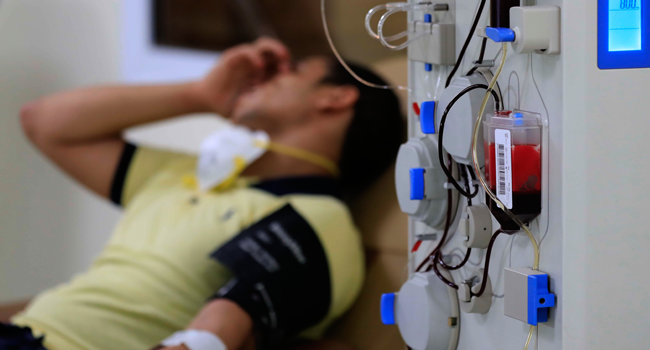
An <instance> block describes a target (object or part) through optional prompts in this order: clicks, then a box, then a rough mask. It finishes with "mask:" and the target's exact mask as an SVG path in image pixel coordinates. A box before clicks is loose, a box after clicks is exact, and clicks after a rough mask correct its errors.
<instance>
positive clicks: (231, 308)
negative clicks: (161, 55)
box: [0, 39, 403, 350]
mask: <svg viewBox="0 0 650 350" xmlns="http://www.w3.org/2000/svg"><path fill="white" fill-rule="evenodd" d="M355 70H356V71H357V73H359V74H360V75H361V76H363V77H364V78H365V79H367V80H370V81H373V82H377V83H383V82H382V81H381V79H380V78H378V77H377V76H375V75H374V74H372V73H370V72H369V71H367V70H365V69H362V68H359V67H357V68H355ZM202 112H212V113H216V114H219V115H222V116H224V117H227V118H228V119H230V121H232V122H233V123H234V124H235V125H236V126H237V127H236V128H228V129H225V130H221V131H219V132H217V133H215V134H214V135H212V136H211V137H209V138H208V139H207V140H206V141H204V143H203V147H202V150H201V153H200V155H199V157H194V156H190V155H186V154H180V153H174V152H169V151H164V150H160V149H153V148H149V147H144V146H138V145H135V144H131V143H128V142H125V141H124V140H123V139H122V137H121V135H122V132H123V131H124V130H125V129H127V128H130V127H133V126H136V125H142V124H146V123H151V122H156V121H160V120H165V119H169V118H172V117H176V116H180V115H186V114H191V113H202ZM21 118H22V125H23V127H24V130H25V133H26V134H27V136H28V137H29V138H30V139H31V140H32V142H33V143H34V144H35V145H36V146H37V147H38V148H39V149H40V150H41V151H42V152H43V153H44V154H45V155H46V156H47V157H49V158H50V159H51V160H52V161H53V162H55V163H56V164H57V165H58V166H59V167H60V168H61V169H62V170H63V171H65V172H66V173H68V174H69V175H70V176H72V177H74V178H75V179H76V180H77V181H79V182H80V183H81V184H83V185H84V186H86V187H87V188H89V189H90V190H92V191H93V192H95V193H97V194H98V195H100V196H102V197H105V198H107V199H110V200H112V201H113V202H114V203H116V204H117V205H120V206H122V207H123V208H124V216H123V218H122V220H121V222H120V223H119V225H118V226H117V228H116V229H115V233H114V235H113V236H112V238H111V240H110V242H109V243H108V245H107V246H106V248H105V250H104V251H103V252H102V253H101V255H100V256H99V257H98V258H97V259H96V260H95V261H94V263H93V264H92V266H91V267H90V269H89V270H88V271H87V272H86V273H85V274H82V275H80V276H77V277H75V278H74V279H73V280H72V281H71V282H69V283H67V284H64V285H61V286H59V287H57V288H54V289H52V290H49V291H47V292H45V293H43V294H41V295H40V296H38V297H37V298H35V299H34V300H33V301H32V302H31V303H29V305H28V306H27V307H26V308H25V309H24V310H19V309H21V308H20V307H19V308H14V311H20V312H19V313H18V314H16V315H14V317H13V318H12V319H11V322H12V323H11V324H9V323H5V324H4V325H0V348H3V349H14V348H15V349H39V350H43V349H49V350H109V349H114V350H138V349H141V350H147V349H152V348H156V349H184V350H187V349H189V350H224V349H228V350H238V349H286V348H289V347H293V346H298V347H301V348H304V349H316V348H318V349H341V348H345V346H344V345H342V344H335V343H318V342H311V343H310V342H307V341H306V340H315V339H318V338H319V337H320V336H321V335H322V334H323V332H324V331H325V330H326V329H327V328H328V326H329V325H331V324H332V322H333V321H334V320H335V319H336V318H337V317H339V316H341V315H342V314H343V313H344V312H346V310H348V308H350V307H351V305H352V304H353V302H354V301H355V298H356V296H357V295H358V293H359V290H360V288H361V286H362V283H363V278H364V257H363V250H362V242H361V240H360V235H359V232H358V231H357V229H356V228H355V226H354V223H353V221H352V218H351V216H350V213H349V211H348V208H347V207H346V205H345V204H344V203H343V202H342V200H341V198H342V196H345V195H348V194H350V193H352V192H355V191H356V192H358V191H360V190H362V189H363V188H364V187H366V185H368V184H370V183H372V182H373V180H375V179H376V178H377V177H378V176H379V175H380V174H382V173H383V172H385V171H386V170H387V168H388V167H389V165H390V164H391V163H392V161H393V159H394V157H395V155H396V152H397V149H398V146H399V144H400V141H401V138H402V131H403V127H402V125H403V124H402V118H401V115H400V108H399V103H398V99H397V97H396V96H395V95H394V93H393V92H391V91H388V90H373V89H370V88H367V87H365V86H362V85H360V84H358V83H357V82H356V81H355V80H353V79H352V77H351V76H350V75H349V74H348V73H347V72H346V71H345V70H344V69H343V68H342V67H341V66H340V65H339V64H338V62H336V61H335V60H333V59H331V58H329V57H310V58H307V59H303V60H300V61H299V62H298V63H297V64H293V63H292V60H291V58H290V54H289V52H288V50H287V49H286V48H285V47H284V46H283V45H282V44H280V43H278V42H276V41H272V40H270V39H260V40H258V41H257V42H255V43H253V44H249V45H242V46H238V47H235V48H233V49H231V50H229V51H227V52H225V53H224V54H223V56H222V58H221V60H220V61H219V63H218V65H217V66H216V67H215V68H214V69H213V70H212V71H211V72H210V73H209V74H208V75H207V76H206V77H205V78H204V79H202V80H200V81H197V82H192V83H187V84H181V85H167V86H109V87H98V88H90V89H83V90H76V91H70V92H64V93H59V94H56V95H52V96H49V97H45V98H43V99H41V100H39V101H36V102H33V103H31V104H29V105H27V106H25V107H24V110H23V111H22V116H21ZM61 253H62V254H65V252H61ZM43 268H47V267H46V266H44V267H43ZM17 309H18V310H17ZM12 313H14V312H12ZM5 322H8V321H7V320H5ZM41 337H43V340H42V345H41ZM296 343H299V344H301V345H296ZM12 346H15V347H12Z"/></svg>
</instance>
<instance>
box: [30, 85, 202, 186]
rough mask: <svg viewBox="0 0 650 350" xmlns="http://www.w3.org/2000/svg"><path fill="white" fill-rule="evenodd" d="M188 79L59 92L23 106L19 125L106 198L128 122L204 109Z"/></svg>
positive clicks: (67, 169)
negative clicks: (185, 82) (167, 82)
mask: <svg viewBox="0 0 650 350" xmlns="http://www.w3.org/2000/svg"><path fill="white" fill-rule="evenodd" d="M194 89H195V85H194V84H183V85H168V86H115V87H99V88H90V89H82V90H75V91H70V92H64V93H60V94H55V95H52V96H48V97H45V98H43V99H41V100H38V101H36V102H33V103H30V104H28V105H26V106H25V107H24V108H23V110H22V112H21V122H22V126H23V130H24V131H25V133H26V135H27V136H28V137H29V139H30V140H31V141H32V142H33V144H34V145H35V146H36V147H38V148H39V149H40V150H41V152H43V154H45V155H46V156H47V157H48V158H50V160H52V161H53V162H54V163H56V164H57V165H58V166H59V167H60V168H61V169H62V170H64V171H65V172H66V173H68V174H69V175H70V176H72V177H73V178H75V179H76V180H77V181H79V182H81V183H82V184H83V185H85V186H86V187H88V188H89V189H90V190H92V191H93V192H95V193H97V194H99V195H100V196H102V197H105V198H108V196H109V194H110V187H111V183H112V181H113V175H114V173H115V169H116V168H117V164H118V162H119V160H120V156H121V154H122V150H123V148H124V141H122V136H121V134H122V131H123V130H125V129H127V128H130V127H132V126H136V125H140V124H145V123H150V122H154V121H158V120H163V119H167V118H171V117H174V116H178V115H183V114H189V113H194V112H201V111H205V110H207V108H205V107H204V104H203V103H202V102H201V101H200V99H199V98H197V97H196V96H197V94H196V92H195V90H194Z"/></svg>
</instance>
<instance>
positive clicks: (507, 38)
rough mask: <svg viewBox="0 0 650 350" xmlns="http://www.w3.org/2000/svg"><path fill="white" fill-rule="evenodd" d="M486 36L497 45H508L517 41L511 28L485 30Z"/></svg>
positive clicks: (489, 28) (488, 28)
mask: <svg viewBox="0 0 650 350" xmlns="http://www.w3.org/2000/svg"><path fill="white" fill-rule="evenodd" d="M485 35H487V36H488V38H490V39H492V40H494V42H497V43H506V42H509V43H511V42H513V41H515V32H514V31H513V30H512V29H510V28H494V27H487V28H485Z"/></svg>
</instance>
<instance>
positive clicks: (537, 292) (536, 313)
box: [528, 274, 555, 326]
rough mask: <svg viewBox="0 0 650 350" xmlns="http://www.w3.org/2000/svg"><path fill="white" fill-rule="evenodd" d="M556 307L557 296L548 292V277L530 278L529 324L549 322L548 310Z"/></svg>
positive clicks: (533, 276) (535, 276) (532, 276)
mask: <svg viewBox="0 0 650 350" xmlns="http://www.w3.org/2000/svg"><path fill="white" fill-rule="evenodd" d="M554 306H555V294H551V293H550V292H549V291H548V275H547V274H542V275H530V276H528V324H530V325H531V326H537V324H538V323H540V322H548V309H549V308H551V307H554Z"/></svg>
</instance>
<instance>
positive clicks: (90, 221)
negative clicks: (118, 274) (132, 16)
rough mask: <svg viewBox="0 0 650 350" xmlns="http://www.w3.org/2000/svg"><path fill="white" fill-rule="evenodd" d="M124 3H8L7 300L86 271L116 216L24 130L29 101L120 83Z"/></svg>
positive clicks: (0, 73)
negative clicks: (22, 115) (22, 117)
mask: <svg viewBox="0 0 650 350" xmlns="http://www.w3.org/2000/svg"><path fill="white" fill-rule="evenodd" d="M119 16H120V12H119V1H118V0H102V1H85V0H48V1H42V0H5V1H4V2H3V3H2V7H0V77H2V78H1V79H0V301H7V300H12V299H15V298H20V297H26V296H30V295H34V294H36V293H38V292H39V291H41V290H43V289H44V288H47V287H49V286H52V285H55V284H57V283H59V282H62V281H65V280H67V279H68V278H70V277H71V275H73V274H75V273H78V272H80V271H82V270H83V269H84V268H85V267H87V266H88V264H89V263H90V261H91V259H92V257H93V256H94V255H95V254H96V253H97V252H98V251H99V249H100V248H101V246H102V245H103V244H104V242H105V241H106V240H107V238H108V234H109V233H110V231H111V229H112V228H113V226H114V224H115V221H116V219H117V217H118V211H117V210H115V209H114V208H112V207H111V205H109V204H106V203H104V202H102V201H100V200H98V199H97V198H95V197H94V196H92V195H90V194H88V192H86V191H84V190H81V189H80V188H79V187H78V186H76V185H74V184H73V183H72V182H71V181H70V180H69V179H68V178H66V177H65V176H63V175H61V174H60V173H59V172H58V171H57V170H56V169H55V168H54V166H52V165H51V164H49V163H48V162H47V161H45V160H44V159H43V157H41V156H40V155H38V154H37V152H36V151H35V150H34V148H33V147H31V146H30V145H29V144H28V143H27V141H26V140H25V137H24V136H23V135H22V132H21V130H20V127H19V121H18V114H19V110H20V107H21V105H23V104H24V103H25V102H28V101H30V100H33V99H35V98H38V97H39V96H43V95H45V94H48V93H51V92H54V91H59V90H63V89H68V88H73V87H77V86H82V85H88V84H95V83H100V82H114V81H117V80H118V78H119V74H120V70H119V58H120V55H119V27H118V23H119Z"/></svg>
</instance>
